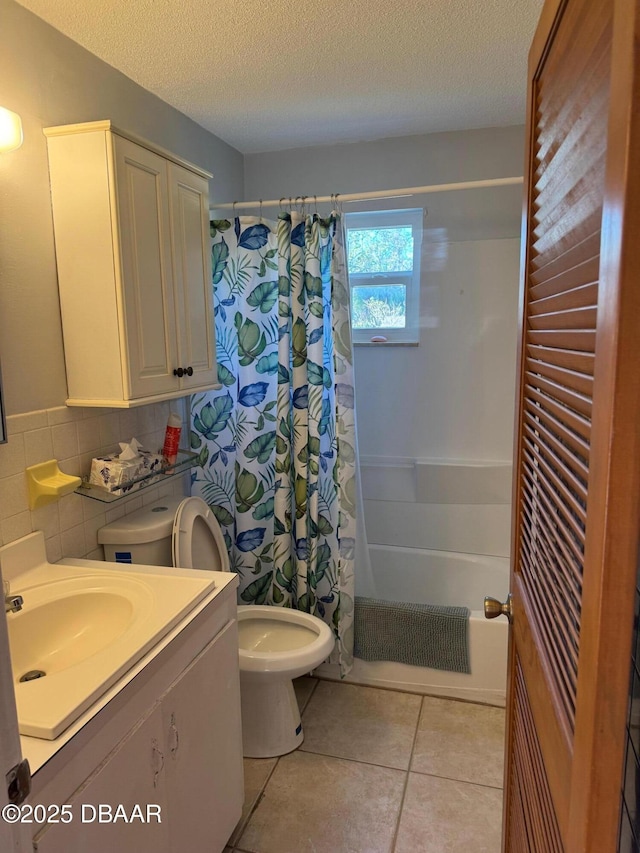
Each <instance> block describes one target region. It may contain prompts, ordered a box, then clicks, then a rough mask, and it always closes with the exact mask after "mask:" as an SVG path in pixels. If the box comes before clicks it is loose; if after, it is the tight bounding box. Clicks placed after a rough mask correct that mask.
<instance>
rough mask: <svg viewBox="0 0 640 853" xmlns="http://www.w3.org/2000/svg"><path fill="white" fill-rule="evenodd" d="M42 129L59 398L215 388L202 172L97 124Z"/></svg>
mask: <svg viewBox="0 0 640 853" xmlns="http://www.w3.org/2000/svg"><path fill="white" fill-rule="evenodd" d="M45 134H46V136H47V145H48V151H49V173H50V179H51V195H52V205H53V218H54V231H55V241H56V259H57V266H58V286H59V292H60V309H61V315H62V331H63V338H64V348H65V362H66V369H67V385H68V394H69V397H68V399H67V405H79V406H113V407H123V408H127V407H131V406H138V405H143V404H146V403H151V402H155V401H159V400H168V399H172V398H175V397H180V396H184V395H186V394H189V393H191V392H194V391H202V390H207V389H210V388H214V387H217V368H216V361H215V337H214V334H215V333H214V323H213V307H212V302H213V294H212V282H211V258H210V250H209V193H208V187H209V184H208V178H209V177H211V176H210V175H209V174H208V173H207V172H204V171H203V170H201V169H199V168H197V167H196V166H193V165H192V164H189V163H186V162H185V161H183V160H181V159H180V158H178V157H175V156H174V155H172V154H170V153H169V152H166V151H164V150H163V149H160V148H158V147H156V146H153V145H151V144H150V143H147V142H145V141H143V140H140V139H138V138H136V137H133V136H131V135H130V134H126V133H124V132H123V131H121V130H118V129H117V128H115V127H113V125H112V124H111V122H109V121H103V122H91V123H88V124H78V125H68V126H63V127H51V128H46V129H45Z"/></svg>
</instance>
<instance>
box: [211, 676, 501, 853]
mask: <svg viewBox="0 0 640 853" xmlns="http://www.w3.org/2000/svg"><path fill="white" fill-rule="evenodd" d="M295 686H296V694H297V696H298V703H299V705H300V710H301V712H302V721H303V725H304V732H305V739H304V742H303V744H302V746H301V747H300V748H299V749H298V750H296V751H295V752H292V753H290V754H289V755H284V756H282V757H281V758H271V759H251V758H246V759H245V763H244V768H245V805H244V811H243V814H242V818H241V820H240V822H239V824H238V826H237V827H236V830H235V832H234V834H233V836H232V837H231V839H230V842H229V843H230V846H229V847H227V848H226V853H232V851H234V853H306V851H309V853H392V851H393V853H458V851H465V853H499V851H500V835H501V823H502V754H503V740H504V711H503V710H502V709H500V708H489V707H486V706H483V705H472V704H468V703H464V702H456V701H452V700H448V699H436V698H433V697H429V696H424V697H423V696H417V695H415V694H412V693H400V692H396V691H391V690H380V689H377V688H372V687H361V686H358V685H353V684H344V683H336V682H332V681H319V680H318V679H315V678H308V677H305V678H301V679H298V680H297V681H296V682H295Z"/></svg>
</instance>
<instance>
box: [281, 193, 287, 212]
mask: <svg viewBox="0 0 640 853" xmlns="http://www.w3.org/2000/svg"><path fill="white" fill-rule="evenodd" d="M285 198H286V196H280V201H279V204H280V213H286V210H285V209H284V205H283V204H282V202H283V201H284V200H285Z"/></svg>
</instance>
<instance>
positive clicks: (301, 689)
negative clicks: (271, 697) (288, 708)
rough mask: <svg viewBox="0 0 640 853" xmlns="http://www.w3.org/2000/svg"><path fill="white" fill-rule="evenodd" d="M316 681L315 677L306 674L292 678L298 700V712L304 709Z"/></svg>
mask: <svg viewBox="0 0 640 853" xmlns="http://www.w3.org/2000/svg"><path fill="white" fill-rule="evenodd" d="M317 683H318V679H317V678H311V677H310V676H308V675H303V676H302V677H301V678H294V679H293V689H294V690H295V692H296V699H297V700H298V708H300V713H301V714H302V712H303V711H304V709H305V707H306V705H307V702H308V701H309V699H310V698H311V694H312V693H313V691H314V688H315V686H316V684H317Z"/></svg>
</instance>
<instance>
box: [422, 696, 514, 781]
mask: <svg viewBox="0 0 640 853" xmlns="http://www.w3.org/2000/svg"><path fill="white" fill-rule="evenodd" d="M503 756H504V708H489V707H487V706H485V705H473V704H470V703H468V702H454V701H452V700H450V699H434V698H432V697H430V696H425V697H424V702H423V704H422V713H421V714H420V722H419V724H418V736H417V738H416V744H415V747H414V750H413V759H412V762H411V770H412V771H414V772H416V773H430V774H432V775H434V776H445V777H446V778H447V779H458V780H460V781H462V782H475V783H477V784H478V785H491V786H493V787H496V788H501V787H502V772H503V771H502V762H503Z"/></svg>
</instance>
